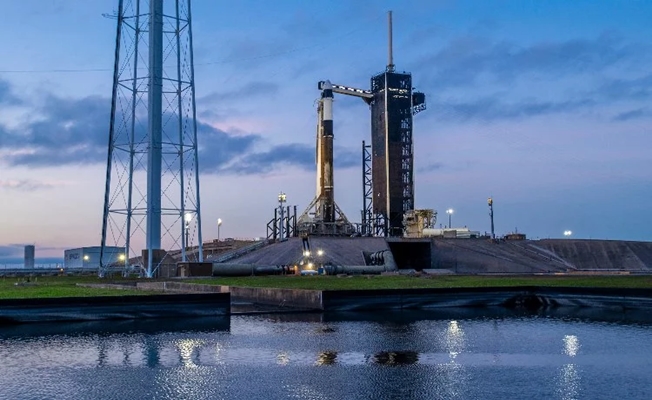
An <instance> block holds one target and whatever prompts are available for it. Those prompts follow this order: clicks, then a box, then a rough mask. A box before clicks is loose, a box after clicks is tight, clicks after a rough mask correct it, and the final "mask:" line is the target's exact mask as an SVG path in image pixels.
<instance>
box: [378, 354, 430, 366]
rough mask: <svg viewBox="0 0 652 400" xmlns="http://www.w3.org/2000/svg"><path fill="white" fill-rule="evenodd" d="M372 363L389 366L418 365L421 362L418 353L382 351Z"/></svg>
mask: <svg viewBox="0 0 652 400" xmlns="http://www.w3.org/2000/svg"><path fill="white" fill-rule="evenodd" d="M372 361H373V362H374V363H376V364H382V365H389V366H396V365H409V364H416V363H417V362H418V361H419V353H417V352H416V351H381V352H379V353H376V354H374V356H373V357H372Z"/></svg>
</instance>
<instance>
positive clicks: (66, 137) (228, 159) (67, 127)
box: [0, 81, 360, 191]
mask: <svg viewBox="0 0 652 400" xmlns="http://www.w3.org/2000/svg"><path fill="white" fill-rule="evenodd" d="M0 82H2V81H0ZM9 89H11V88H10V87H9ZM275 90H276V85H264V84H263V85H257V84H252V85H246V86H245V87H243V89H242V90H240V91H239V93H240V94H239V95H242V96H244V95H245V94H249V95H253V94H254V93H258V94H262V93H273V92H274V91H275ZM222 95H228V94H221V95H220V96H222ZM233 95H234V96H235V94H233ZM34 109H35V110H34V115H37V116H38V119H36V120H33V121H28V122H25V123H24V124H23V125H22V126H20V128H19V129H11V130H9V129H8V128H6V127H3V126H2V125H0V161H3V162H4V163H6V164H8V165H11V166H27V167H50V166H61V165H92V164H97V165H101V164H103V163H105V162H106V157H107V146H108V131H109V129H108V125H109V110H110V101H109V99H107V98H104V97H101V96H88V97H84V98H80V99H68V98H60V97H56V96H54V95H48V96H45V97H44V98H43V99H42V101H41V103H40V104H38V105H34ZM166 119H167V116H164V121H165V120H166ZM118 120H120V118H118ZM171 125H174V124H171ZM143 130H144V127H142V126H140V127H139V128H137V133H136V136H137V137H144V134H145V133H144V131H143ZM197 135H198V141H199V166H200V171H201V172H202V173H233V174H264V173H266V172H268V171H270V170H273V169H274V168H278V167H280V166H283V165H285V166H298V167H300V168H302V169H306V170H311V169H314V160H315V149H314V146H312V145H307V144H303V143H284V144H277V145H269V144H268V143H267V142H266V141H265V140H264V137H263V136H262V135H261V134H256V133H246V132H226V131H224V130H221V129H218V128H216V127H214V126H212V125H209V124H207V123H205V122H202V121H197ZM265 147H267V148H268V149H267V150H264V151H261V150H260V149H261V148H265ZM359 162H360V160H359V155H358V154H357V152H353V151H349V150H347V149H336V151H335V163H336V167H337V168H348V167H350V166H353V165H358V163H359ZM143 164H144V161H141V162H140V163H137V165H136V168H143V167H144V165H143ZM59 184H60V183H48V182H37V181H29V180H22V181H21V180H5V181H0V188H4V189H8V190H23V191H30V190H37V189H46V188H50V187H53V186H56V185H59Z"/></svg>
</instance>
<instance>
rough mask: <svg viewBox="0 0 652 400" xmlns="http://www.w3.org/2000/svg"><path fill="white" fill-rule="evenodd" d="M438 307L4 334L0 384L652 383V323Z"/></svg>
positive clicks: (395, 387) (321, 387)
mask: <svg viewBox="0 0 652 400" xmlns="http://www.w3.org/2000/svg"><path fill="white" fill-rule="evenodd" d="M433 315H435V314H431V313H425V314H421V315H420V314H419V313H408V314H404V315H403V317H400V316H398V315H396V316H397V317H399V318H403V320H402V321H399V322H396V321H395V322H392V323H387V321H375V320H370V319H363V320H355V319H353V318H351V319H349V318H348V316H347V318H346V319H344V320H342V321H333V320H329V321H328V322H325V321H304V322H302V321H301V320H295V321H291V322H280V321H278V320H276V319H274V320H271V321H270V320H266V319H265V318H264V317H263V316H232V320H231V321H232V325H233V327H234V328H233V329H231V330H226V331H225V330H216V329H206V330H200V331H189V330H182V331H177V332H157V333H143V332H137V333H132V332H122V333H106V332H103V330H100V332H99V333H85V334H82V333H72V334H60V335H45V334H41V335H40V336H27V337H16V336H13V337H9V338H4V339H2V338H1V336H2V335H1V334H0V359H1V360H2V370H3V373H2V374H0V388H2V389H1V390H0V393H1V394H2V395H1V396H0V397H3V398H10V399H18V400H21V399H30V398H81V399H93V400H103V399H107V400H109V399H111V400H113V399H116V398H157V399H164V400H166V399H178V398H184V399H186V398H187V399H213V398H215V399H219V398H222V399H225V398H252V399H253V398H270V399H271V398H274V399H275V398H288V397H290V398H333V399H340V398H374V399H376V398H378V399H392V398H401V399H403V398H405V399H410V398H428V399H429V398H447V399H456V398H457V399H467V398H468V399H504V398H523V399H529V398H556V399H560V398H561V399H578V398H601V396H602V397H604V396H605V394H606V393H609V395H610V397H611V398H627V399H629V398H643V399H645V398H647V397H645V395H647V394H649V393H651V392H652V381H650V380H649V376H650V375H652V364H650V362H649V359H648V354H649V353H651V352H652V342H651V341H649V340H648V339H649V337H650V334H651V333H652V327H650V326H649V325H645V326H632V325H616V324H604V323H598V324H596V323H590V322H581V321H576V320H573V321H568V320H566V319H556V318H540V317H536V316H535V317H527V318H501V319H488V318H476V319H459V318H446V319H436V318H430V317H432V316H433ZM380 316H385V317H387V315H386V314H385V313H378V314H377V315H376V317H377V318H380ZM449 316H452V314H450V315H449ZM393 324H394V326H392V325H393ZM400 325H403V326H400ZM0 331H1V329H0ZM252 331H253V333H252ZM605 343H609V345H608V346H605V345H604V344H605ZM98 366H99V368H98ZM34 382H38V383H39V384H38V385H35V384H34ZM622 382H626V384H622ZM26 387H29V388H30V392H28V391H25V388H26ZM514 388H516V389H517V390H518V392H516V391H514ZM632 388H636V389H637V390H638V391H637V392H634V391H633V389H632ZM35 391H38V392H35Z"/></svg>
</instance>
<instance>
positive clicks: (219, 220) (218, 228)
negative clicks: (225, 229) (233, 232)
mask: <svg viewBox="0 0 652 400" xmlns="http://www.w3.org/2000/svg"><path fill="white" fill-rule="evenodd" d="M220 226H222V218H218V219H217V241H218V242H219V241H220Z"/></svg>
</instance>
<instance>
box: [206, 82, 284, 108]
mask: <svg viewBox="0 0 652 400" xmlns="http://www.w3.org/2000/svg"><path fill="white" fill-rule="evenodd" d="M278 90H279V85H278V84H276V83H272V82H249V83H247V84H246V85H244V86H242V87H241V88H239V89H236V90H230V91H225V92H213V93H211V94H208V95H206V96H204V97H202V98H200V99H198V100H197V102H198V103H202V104H205V103H215V102H220V101H229V102H232V101H235V100H240V99H251V98H253V97H261V96H273V95H275V94H276V93H278Z"/></svg>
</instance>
